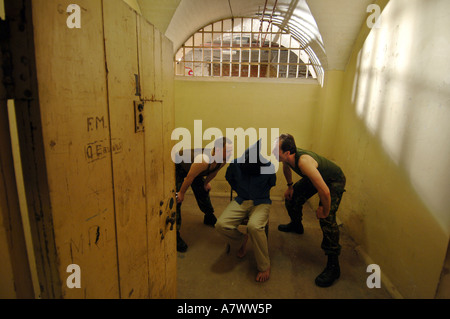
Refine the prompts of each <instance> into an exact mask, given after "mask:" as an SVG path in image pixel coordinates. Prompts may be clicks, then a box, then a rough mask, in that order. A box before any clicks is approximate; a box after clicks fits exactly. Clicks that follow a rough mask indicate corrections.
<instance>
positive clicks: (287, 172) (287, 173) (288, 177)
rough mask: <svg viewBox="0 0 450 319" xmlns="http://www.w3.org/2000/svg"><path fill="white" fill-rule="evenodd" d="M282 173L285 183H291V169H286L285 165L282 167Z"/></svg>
mask: <svg viewBox="0 0 450 319" xmlns="http://www.w3.org/2000/svg"><path fill="white" fill-rule="evenodd" d="M283 173H284V177H285V178H286V182H287V183H288V184H290V183H292V172H291V169H290V168H289V167H287V166H286V165H283Z"/></svg>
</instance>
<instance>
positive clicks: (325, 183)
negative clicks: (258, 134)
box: [273, 134, 346, 287]
mask: <svg viewBox="0 0 450 319" xmlns="http://www.w3.org/2000/svg"><path fill="white" fill-rule="evenodd" d="M273 153H274V154H275V155H276V156H277V155H278V158H279V161H280V162H282V163H283V173H284V176H285V178H286V181H287V186H288V189H287V190H286V192H285V193H284V197H285V199H286V202H285V205H286V208H287V211H288V214H289V217H290V218H291V222H290V223H289V224H287V225H279V226H278V230H280V231H283V232H295V233H298V234H303V231H304V230H303V225H302V215H303V214H302V207H303V204H305V203H306V201H307V200H308V199H309V198H311V197H312V196H313V195H315V194H316V193H318V195H319V198H320V204H319V207H318V208H317V211H316V215H317V218H318V219H319V220H320V227H321V229H322V233H323V240H322V245H321V247H322V249H323V250H324V251H325V255H327V256H328V262H327V266H326V268H325V270H324V271H323V272H322V273H321V274H320V275H319V276H318V277H317V278H316V280H315V283H316V285H318V286H320V287H328V286H331V285H332V284H333V282H334V281H335V280H336V279H338V278H339V276H340V268H339V260H338V256H339V255H340V251H341V246H340V245H339V227H338V225H337V223H336V212H337V210H338V207H339V203H340V202H341V198H342V194H343V193H344V192H345V182H346V180H345V176H344V173H343V172H342V170H341V169H340V167H339V166H337V165H336V164H335V163H333V162H332V161H330V160H328V159H326V158H324V157H322V156H320V155H317V154H316V153H314V152H311V151H306V150H303V149H300V148H297V146H296V145H295V141H294V138H293V137H292V135H289V134H283V135H281V136H280V137H279V138H278V143H277V144H276V145H275V148H274V150H273ZM291 170H293V171H294V172H296V173H297V174H298V175H300V176H301V177H302V179H300V180H299V181H298V182H297V183H295V184H294V183H293V182H292V172H291Z"/></svg>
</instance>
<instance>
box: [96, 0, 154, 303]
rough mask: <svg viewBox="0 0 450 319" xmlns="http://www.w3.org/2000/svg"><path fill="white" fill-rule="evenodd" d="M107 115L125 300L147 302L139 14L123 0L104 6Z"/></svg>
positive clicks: (106, 3)
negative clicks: (138, 116) (138, 113)
mask: <svg viewBox="0 0 450 319" xmlns="http://www.w3.org/2000/svg"><path fill="white" fill-rule="evenodd" d="M103 15H104V25H105V48H106V62H107V68H108V95H109V116H110V126H111V127H110V131H111V148H112V149H115V150H114V151H113V152H112V153H111V155H112V165H113V174H114V175H113V176H114V198H115V212H116V229H117V250H118V260H119V274H120V290H121V297H122V298H147V297H148V260H147V229H146V223H147V207H146V204H145V165H144V135H143V134H144V133H143V132H136V127H135V103H134V102H139V101H140V96H139V95H138V94H139V91H140V88H139V66H138V53H137V50H138V47H137V17H136V13H135V12H134V11H133V10H132V9H131V8H130V7H128V6H127V5H126V4H125V3H124V2H123V1H121V0H108V1H103Z"/></svg>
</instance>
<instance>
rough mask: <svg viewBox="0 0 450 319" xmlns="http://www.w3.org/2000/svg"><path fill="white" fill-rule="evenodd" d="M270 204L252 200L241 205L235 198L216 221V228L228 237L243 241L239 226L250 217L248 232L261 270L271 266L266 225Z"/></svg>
mask: <svg viewBox="0 0 450 319" xmlns="http://www.w3.org/2000/svg"><path fill="white" fill-rule="evenodd" d="M269 211H270V204H260V205H257V206H255V205H254V204H253V201H252V200H247V201H244V202H243V203H242V204H241V205H239V204H238V203H237V202H236V201H235V200H233V201H231V202H230V204H229V205H228V206H227V208H225V210H224V211H223V213H222V214H221V215H220V217H219V219H218V220H217V222H216V225H215V228H216V230H217V231H218V232H219V233H220V234H222V235H224V236H225V237H226V238H227V239H230V240H232V241H234V242H239V241H242V240H243V238H244V234H243V233H242V232H240V231H239V230H238V226H239V225H240V224H241V223H242V221H243V220H244V219H245V218H247V217H248V218H249V220H248V224H247V233H248V236H249V238H250V240H251V241H252V245H253V251H254V254H255V259H256V264H257V267H258V270H259V271H266V270H267V269H269V267H270V259H269V248H268V245H267V236H266V232H265V227H266V225H267V222H268V221H269Z"/></svg>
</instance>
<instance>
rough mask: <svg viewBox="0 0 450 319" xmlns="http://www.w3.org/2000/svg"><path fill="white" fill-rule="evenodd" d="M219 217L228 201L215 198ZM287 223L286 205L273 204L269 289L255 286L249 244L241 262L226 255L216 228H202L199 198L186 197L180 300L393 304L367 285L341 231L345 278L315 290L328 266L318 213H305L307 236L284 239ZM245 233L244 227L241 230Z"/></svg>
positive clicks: (359, 259) (386, 295)
mask: <svg viewBox="0 0 450 319" xmlns="http://www.w3.org/2000/svg"><path fill="white" fill-rule="evenodd" d="M212 202H213V205H214V208H215V211H216V213H215V215H216V217H219V216H220V214H221V213H222V212H223V210H224V208H225V207H226V205H228V203H229V198H224V197H212ZM287 222H289V217H288V215H287V212H286V209H285V208H284V204H283V202H281V201H274V202H273V204H272V208H271V212H270V220H269V253H270V258H271V276H270V279H269V280H268V281H267V282H265V283H258V282H256V281H255V278H256V274H257V270H256V263H255V259H254V256H253V250H252V245H251V242H250V241H249V244H248V252H247V255H246V256H245V257H244V258H243V259H238V258H237V257H236V249H237V247H236V249H232V250H231V252H230V254H228V255H227V254H226V252H225V251H226V242H225V240H224V239H223V238H222V237H221V236H220V235H219V234H218V233H217V232H216V231H215V229H214V228H213V227H210V226H206V225H204V224H203V213H202V212H200V210H199V209H198V207H197V204H196V202H195V198H194V197H193V196H192V195H187V196H186V197H185V201H184V202H183V206H182V226H181V231H180V232H181V236H182V238H183V239H184V240H185V241H186V243H187V244H188V246H189V248H188V250H187V252H185V253H177V254H178V259H177V263H178V264H177V268H178V274H177V276H178V279H177V283H178V287H177V289H178V294H177V298H179V299H335V298H339V299H391V296H390V295H389V293H388V292H387V291H386V290H385V289H384V288H383V287H382V288H380V289H376V288H374V289H369V288H368V287H367V285H366V280H367V277H368V276H369V275H370V274H369V273H366V269H367V265H366V264H365V263H364V261H363V259H362V257H361V256H359V255H358V253H357V252H356V251H355V247H356V244H355V243H354V242H353V241H352V240H351V238H350V237H349V236H348V235H347V234H346V232H345V228H342V226H341V240H340V243H341V245H342V252H341V257H340V267H341V277H340V278H339V279H338V280H337V281H336V282H335V283H334V285H333V286H331V287H329V288H319V287H317V286H316V285H315V284H314V279H315V278H316V276H317V275H318V274H319V273H321V272H322V270H323V269H324V267H325V265H326V260H327V259H326V256H325V255H324V253H323V251H322V249H321V248H320V244H321V241H322V231H321V229H320V226H319V222H318V220H317V219H316V217H315V213H314V212H313V210H311V209H310V208H305V209H304V218H303V225H304V228H305V233H304V234H303V235H298V234H292V233H282V232H280V231H278V225H279V224H285V223H287ZM240 227H241V228H242V229H241V230H242V231H245V226H240Z"/></svg>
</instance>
